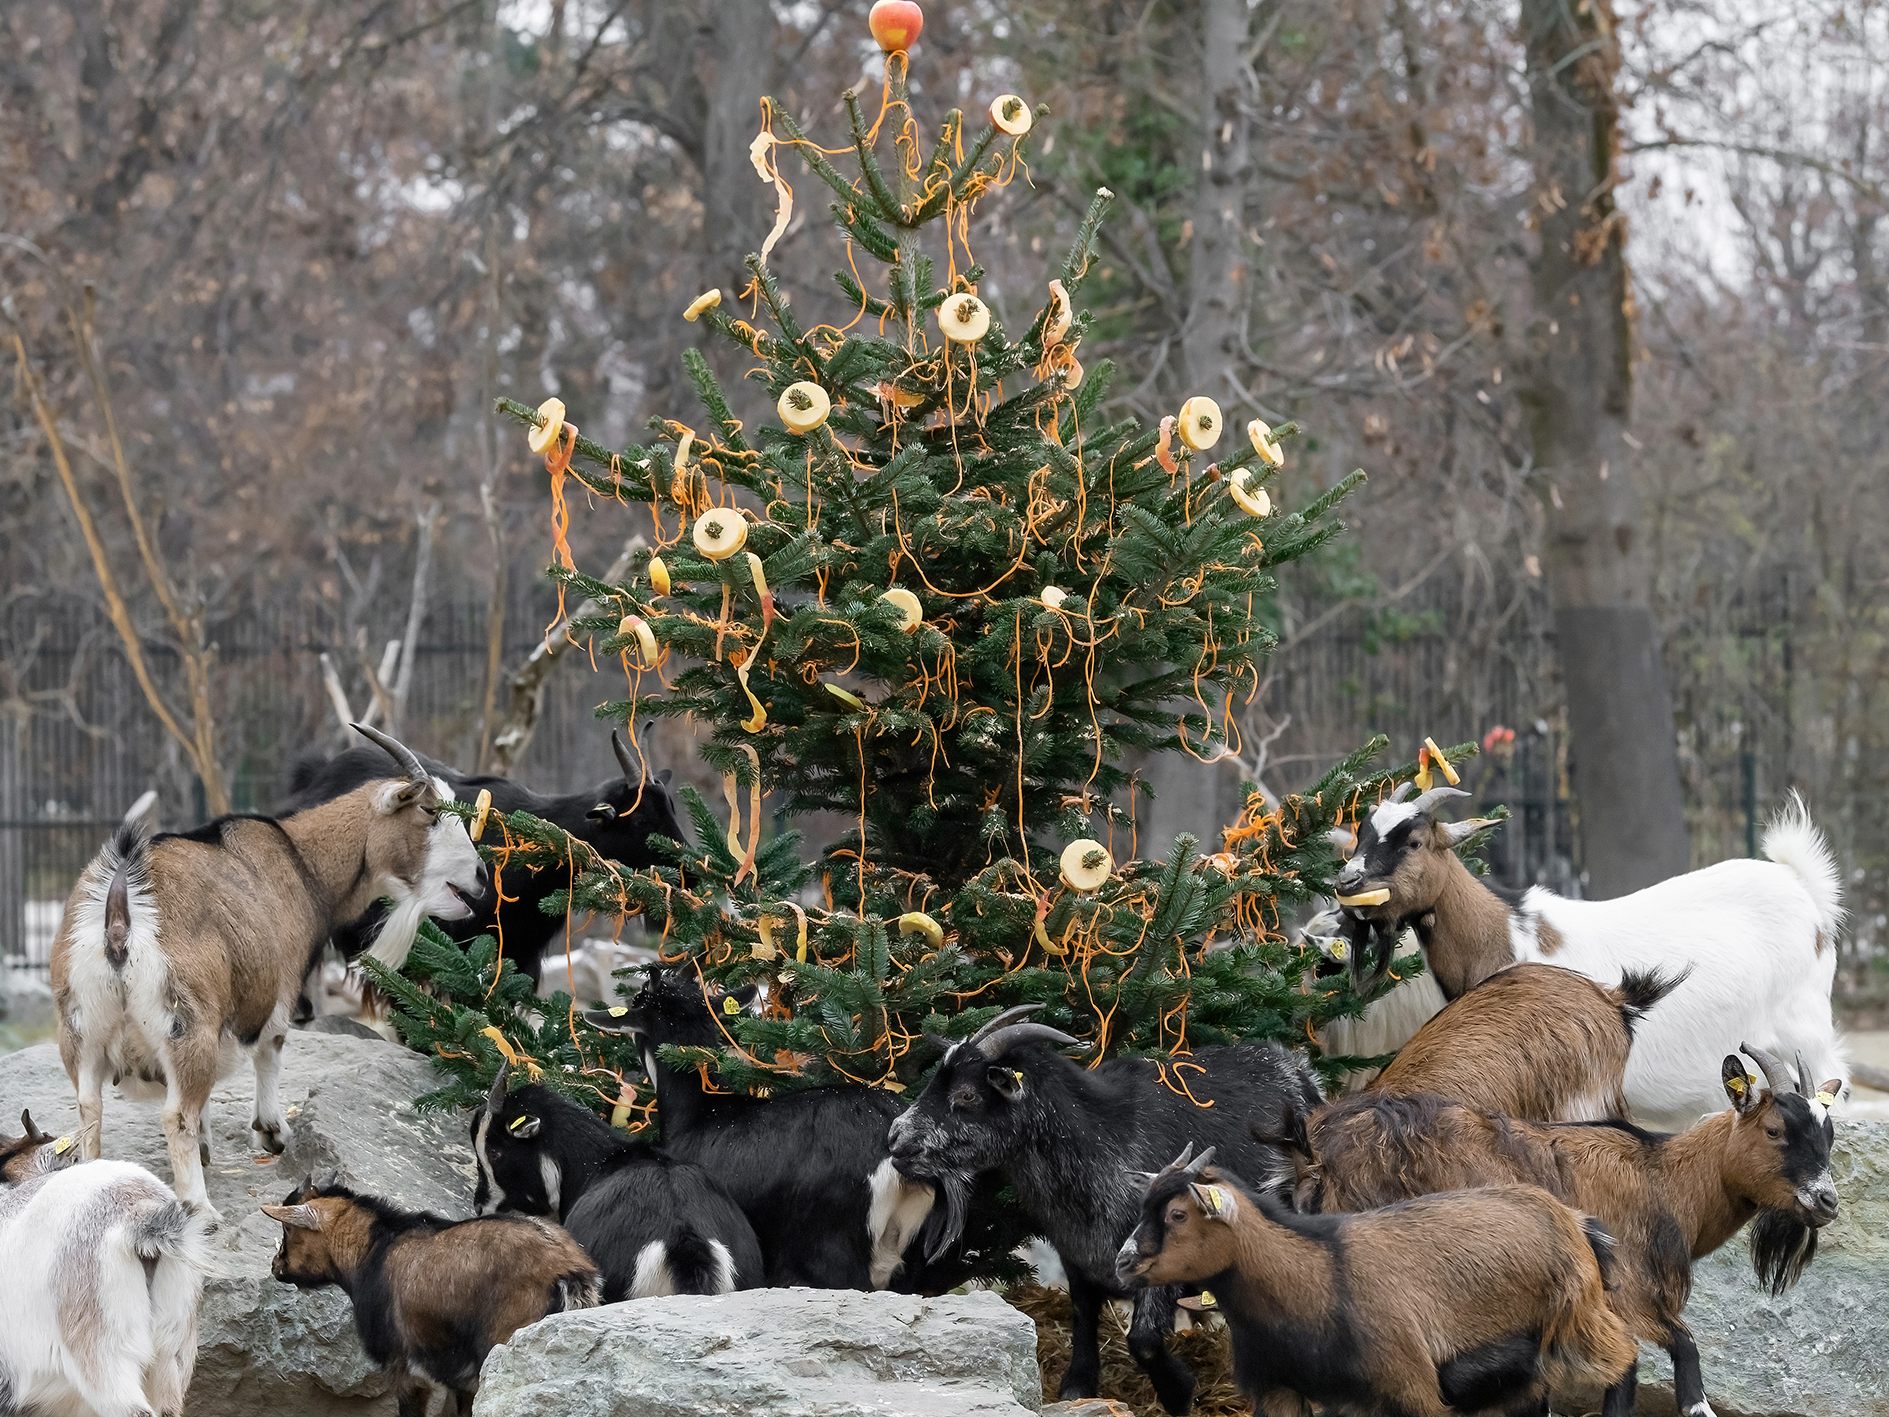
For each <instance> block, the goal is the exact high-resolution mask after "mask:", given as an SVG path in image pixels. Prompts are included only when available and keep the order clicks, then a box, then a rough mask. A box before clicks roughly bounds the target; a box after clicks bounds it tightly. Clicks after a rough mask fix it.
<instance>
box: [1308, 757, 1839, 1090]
mask: <svg viewBox="0 0 1889 1417" xmlns="http://www.w3.org/2000/svg"><path fill="white" fill-rule="evenodd" d="M1412 791H1413V789H1412V788H1410V786H1409V785H1408V784H1406V785H1405V787H1404V788H1403V789H1400V791H1399V793H1398V795H1397V796H1395V797H1393V798H1391V799H1390V800H1388V801H1385V802H1382V803H1380V804H1379V805H1378V806H1377V807H1376V808H1374V809H1373V810H1372V811H1371V812H1370V813H1368V814H1367V815H1366V817H1365V818H1364V821H1363V823H1362V824H1361V826H1360V828H1359V831H1358V837H1357V845H1356V849H1355V850H1354V851H1353V853H1352V855H1351V858H1350V859H1349V860H1348V861H1347V862H1346V863H1345V866H1344V868H1343V870H1342V871H1341V872H1340V873H1339V875H1338V877H1337V880H1336V882H1335V886H1336V888H1337V891H1338V893H1339V895H1340V897H1341V898H1346V897H1349V898H1354V899H1355V898H1356V897H1357V896H1359V895H1362V894H1364V893H1366V892H1369V891H1374V890H1379V889H1382V890H1385V891H1387V892H1388V893H1389V896H1388V899H1387V900H1385V901H1383V902H1382V903H1380V904H1376V905H1353V906H1347V907H1346V910H1347V913H1348V914H1349V915H1350V916H1351V917H1352V918H1353V919H1354V920H1357V921H1359V922H1360V923H1361V924H1363V925H1368V926H1369V929H1368V930H1367V931H1364V932H1363V933H1361V935H1360V937H1359V939H1358V940H1357V941H1356V942H1355V947H1354V948H1353V949H1352V951H1351V961H1352V966H1353V969H1354V970H1355V971H1356V972H1357V973H1358V974H1359V975H1360V976H1364V975H1375V974H1376V973H1378V972H1381V970H1382V969H1383V968H1384V967H1385V966H1386V965H1387V964H1388V963H1389V958H1390V951H1391V949H1392V948H1393V946H1394V943H1395V941H1396V939H1397V936H1398V933H1399V932H1400V931H1401V930H1402V928H1403V927H1405V926H1414V927H1415V929H1416V932H1417V938H1418V941H1419V943H1420V944H1421V945H1422V946H1423V952H1424V956H1425V958H1426V960H1427V961H1428V963H1429V967H1430V972H1431V973H1432V974H1433V975H1434V976H1435V978H1436V981H1437V983H1438V984H1439V985H1441V986H1442V989H1443V993H1444V994H1445V995H1446V996H1447V997H1449V998H1452V999H1453V998H1455V997H1456V996H1457V995H1459V994H1461V993H1463V992H1464V991H1465V990H1467V989H1469V988H1471V987H1472V986H1474V985H1475V984H1477V983H1479V982H1480V981H1481V980H1483V979H1486V978H1488V977H1489V975H1491V974H1493V973H1495V972H1496V971H1497V970H1499V969H1502V968H1504V967H1505V966H1507V965H1510V964H1513V963H1515V962H1517V961H1524V960H1534V961H1539V962H1542V963H1545V964H1557V965H1560V966H1562V967H1563V968H1565V969H1572V970H1575V971H1576V972H1578V973H1581V974H1585V975H1587V976H1588V977H1589V978H1591V979H1594V980H1596V981H1598V982H1599V983H1600V984H1602V985H1605V986H1609V987H1611V986H1613V985H1616V984H1618V983H1619V982H1620V980H1621V976H1622V975H1623V974H1624V973H1625V972H1626V971H1627V970H1629V969H1635V970H1648V969H1657V970H1659V971H1661V972H1662V973H1663V974H1665V975H1666V976H1667V977H1670V978H1678V977H1679V976H1680V975H1681V974H1682V973H1684V972H1685V971H1687V970H1690V977H1689V978H1687V980H1686V984H1685V987H1684V988H1682V989H1678V990H1676V991H1675V992H1674V994H1673V996H1672V998H1671V999H1670V1000H1669V1001H1668V1002H1666V1003H1664V1004H1662V1005H1661V1006H1660V1007H1659V1008H1658V1009H1657V1010H1655V1011H1654V1012H1653V1013H1652V1014H1651V1015H1649V1016H1648V1018H1647V1020H1646V1022H1645V1023H1644V1024H1642V1025H1641V1026H1640V1028H1639V1030H1638V1032H1637V1033H1636V1035H1635V1038H1634V1044H1633V1053H1632V1056H1631V1058H1630V1059H1629V1060H1628V1064H1627V1079H1626V1089H1627V1101H1628V1103H1629V1104H1630V1105H1631V1107H1632V1109H1633V1112H1634V1114H1635V1115H1636V1116H1637V1117H1639V1118H1641V1119H1642V1120H1645V1121H1649V1122H1655V1123H1658V1124H1660V1125H1671V1126H1678V1127H1683V1126H1685V1125H1686V1124H1687V1123H1688V1122H1690V1121H1692V1120H1693V1119H1694V1118H1696V1117H1698V1116H1699V1115H1700V1114H1701V1113H1704V1112H1708V1111H1711V1110H1712V1109H1713V1107H1715V1106H1716V1105H1717V1099H1718V1098H1719V1096H1720V1090H1719V1061H1720V1060H1721V1059H1722V1058H1723V1057H1724V1055H1725V1054H1726V1053H1727V1052H1728V1051H1730V1050H1731V1049H1733V1048H1735V1047H1737V1046H1738V1044H1739V1043H1740V1041H1742V1040H1744V1039H1750V1040H1751V1041H1753V1042H1754V1043H1756V1044H1758V1046H1759V1047H1761V1048H1766V1049H1771V1050H1774V1051H1776V1052H1779V1053H1782V1054H1783V1055H1785V1056H1786V1057H1789V1056H1792V1055H1795V1054H1802V1055H1803V1056H1804V1058H1806V1059H1807V1060H1808V1065H1809V1068H1810V1070H1811V1071H1812V1072H1814V1073H1815V1074H1816V1076H1818V1077H1831V1078H1836V1079H1838V1080H1839V1081H1840V1082H1843V1083H1844V1086H1845V1087H1846V1088H1847V1079H1848V1077H1849V1068H1848V1066H1847V1065H1846V1064H1845V1062H1844V1059H1843V1053H1842V1050H1841V1048H1840V1047H1839V1046H1838V1042H1837V1037H1836V1030H1835V1027H1834V1025H1833V1023H1832V1021H1831V1016H1830V985H1831V981H1832V979H1833V978H1834V977H1835V973H1836V935H1837V931H1838V929H1839V928H1840V927H1841V925H1842V923H1843V918H1844V912H1843V907H1842V889H1841V882H1840V878H1839V875H1838V871H1837V865H1836V860H1835V858H1834V857H1833V856H1832V855H1831V853H1830V848H1829V845H1828V843H1827V842H1825V840H1824V838H1823V834H1822V833H1821V832H1819V831H1818V830H1817V828H1816V827H1815V826H1814V825H1813V824H1812V823H1811V821H1810V818H1809V815H1808V813H1806V811H1805V810H1804V805H1803V803H1802V801H1801V800H1799V799H1797V798H1796V797H1793V798H1792V799H1791V803H1790V805H1789V806H1788V807H1787V808H1786V809H1785V811H1784V812H1783V813H1782V814H1780V816H1779V817H1778V818H1777V819H1776V820H1775V821H1773V822H1772V823H1771V825H1770V827H1769V829H1768V830H1767V831H1766V832H1765V834H1764V844H1763V849H1764V854H1765V856H1766V858H1768V859H1766V860H1763V861H1721V862H1720V863H1719V864H1718V865H1716V866H1708V867H1706V868H1705V869H1704V870H1700V871H1692V872H1689V873H1687V874H1686V875H1683V876H1675V877H1673V878H1672V879H1671V880H1669V881H1662V882H1660V883H1659V884H1658V885H1655V886H1648V887H1647V888H1646V889H1645V890H1640V891H1635V892H1634V893H1633V894H1631V895H1626V896H1621V897H1620V898H1618V899H1617V900H1600V901H1588V900H1569V899H1567V898H1565V897H1563V896H1559V895H1556V894H1554V892H1552V891H1549V890H1546V889H1544V888H1542V887H1540V886H1533V887H1530V888H1529V889H1528V890H1527V891H1525V892H1524V893H1523V894H1522V895H1521V897H1520V898H1519V899H1517V900H1515V901H1513V902H1511V901H1508V900H1505V899H1504V898H1503V897H1501V896H1499V895H1497V894H1496V892H1495V891H1493V890H1491V889H1490V888H1489V886H1487V885H1486V884H1485V883H1484V882H1482V881H1481V880H1479V879H1477V878H1476V877H1475V876H1474V875H1473V874H1471V872H1470V870H1469V868H1468V867H1467V866H1465V865H1464V864H1463V863H1462V861H1461V860H1460V859H1459V858H1458V857H1457V855H1456V852H1455V847H1456V846H1457V845H1458V844H1459V843H1461V842H1463V841H1466V840H1467V839H1468V838H1469V837H1471V836H1473V835H1474V834H1475V833H1476V832H1478V831H1479V830H1481V829H1482V828H1484V827H1486V826H1487V825H1489V824H1488V823H1487V822H1486V821H1480V820H1475V821H1465V822H1440V821H1438V820H1437V819H1436V812H1437V809H1438V808H1439V807H1440V806H1441V805H1442V804H1443V803H1444V802H1446V801H1448V800H1450V799H1451V798H1458V797H1463V796H1466V795H1467V794H1466V793H1464V792H1462V791H1460V790H1459V789H1457V788H1453V787H1435V788H1431V789H1430V790H1429V791H1427V792H1424V793H1422V794H1420V795H1416V796H1414V797H1413V796H1411V795H1410V793H1411V792H1412ZM1366 944H1368V945H1369V948H1364V947H1363V946H1364V945H1366ZM1367 956H1368V957H1367Z"/></svg>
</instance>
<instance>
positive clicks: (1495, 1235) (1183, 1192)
mask: <svg viewBox="0 0 1889 1417" xmlns="http://www.w3.org/2000/svg"><path fill="white" fill-rule="evenodd" d="M1192 1151H1193V1148H1192V1147H1191V1146H1190V1147H1188V1149H1187V1150H1186V1151H1183V1152H1182V1153H1181V1155H1180V1156H1179V1157H1178V1158H1177V1159H1176V1160H1174V1161H1173V1162H1171V1163H1169V1165H1168V1167H1167V1168H1166V1169H1165V1170H1164V1171H1162V1172H1160V1173H1159V1174H1157V1175H1154V1176H1152V1177H1150V1178H1149V1183H1148V1186H1147V1193H1146V1196H1145V1198H1144V1199H1143V1201H1142V1203H1141V1209H1140V1219H1139V1223H1138V1224H1137V1225H1136V1226H1135V1229H1134V1233H1133V1234H1132V1235H1130V1236H1129V1238H1128V1239H1127V1241H1126V1242H1125V1243H1124V1244H1123V1245H1122V1247H1121V1252H1120V1255H1119V1256H1118V1258H1117V1273H1118V1275H1119V1278H1120V1282H1121V1283H1122V1284H1124V1285H1133V1284H1197V1285H1204V1286H1211V1288H1212V1291H1213V1295H1214V1298H1215V1301H1216V1302H1217V1304H1218V1306H1219V1309H1220V1312H1221V1315H1222V1317H1223V1318H1224V1319H1225V1320H1226V1325H1227V1332H1228V1334H1229V1335H1230V1337H1231V1339H1232V1343H1233V1368H1234V1376H1235V1378H1236V1380H1237V1381H1238V1382H1239V1385H1240V1388H1241V1390H1242V1391H1244V1392H1246V1393H1247V1394H1249V1395H1250V1396H1251V1397H1252V1398H1253V1400H1254V1410H1255V1412H1257V1413H1259V1414H1261V1417H1285V1415H1286V1414H1294V1417H1298V1414H1307V1413H1309V1412H1310V1408H1309V1407H1308V1406H1307V1401H1308V1399H1309V1400H1310V1401H1316V1402H1319V1403H1324V1404H1343V1405H1345V1406H1346V1407H1347V1409H1349V1408H1350V1407H1352V1406H1356V1407H1360V1408H1366V1409H1369V1410H1373V1411H1390V1412H1395V1413H1397V1414H1399V1417H1444V1414H1446V1413H1449V1412H1452V1411H1480V1410H1484V1409H1488V1408H1499V1409H1500V1410H1502V1411H1504V1412H1508V1413H1516V1414H1521V1413H1529V1414H1545V1413H1546V1412H1547V1411H1548V1407H1547V1401H1546V1396H1545V1392H1544V1384H1545V1385H1546V1386H1549V1387H1559V1386H1562V1385H1564V1384H1567V1383H1570V1382H1579V1381H1585V1382H1590V1383H1591V1382H1599V1383H1602V1384H1611V1383H1613V1382H1615V1381H1616V1380H1617V1379H1618V1378H1619V1377H1620V1375H1621V1374H1622V1373H1623V1372H1625V1371H1627V1369H1628V1368H1629V1367H1630V1366H1631V1365H1632V1363H1633V1360H1634V1347H1633V1341H1632V1339H1630V1338H1629V1337H1628V1336H1627V1333H1626V1330H1625V1329H1624V1328H1623V1327H1622V1326H1621V1323H1620V1320H1619V1318H1618V1317H1617V1316H1616V1315H1615V1314H1614V1312H1613V1310H1612V1309H1611V1308H1609V1307H1608V1305H1607V1295H1606V1275H1607V1268H1608V1257H1607V1250H1608V1244H1609V1241H1608V1236H1607V1233H1606V1231H1605V1230H1604V1229H1603V1228H1602V1227H1601V1226H1600V1224H1599V1223H1598V1222H1596V1221H1593V1220H1588V1219H1586V1218H1584V1217H1582V1216H1580V1215H1578V1214H1576V1213H1575V1212H1574V1211H1572V1210H1570V1209H1569V1208H1568V1207H1567V1206H1565V1205H1563V1204H1562V1203H1561V1202H1560V1201H1558V1200H1556V1199H1555V1198H1554V1197H1553V1196H1551V1195H1549V1194H1548V1193H1547V1192H1546V1191H1543V1190H1541V1189H1539V1188H1537V1187H1534V1186H1496V1187H1490V1188H1488V1189H1485V1190H1476V1191H1453V1192H1449V1193H1446V1194H1442V1195H1431V1196H1424V1197H1422V1198H1420V1199H1417V1200H1413V1201H1407V1202H1405V1203H1403V1204H1401V1205H1396V1206H1391V1207H1388V1208H1386V1209H1383V1210H1372V1211H1365V1212H1363V1213H1361V1214H1356V1215H1339V1216H1309V1215H1300V1214H1298V1213H1297V1212H1295V1211H1291V1210H1288V1209H1286V1208H1285V1207H1284V1206H1282V1205H1280V1204H1278V1203H1277V1202H1276V1201H1274V1200H1272V1199H1270V1198H1267V1197H1258V1196H1255V1195H1254V1194H1253V1193H1252V1192H1250V1191H1248V1190H1247V1189H1245V1188H1244V1187H1243V1186H1241V1185H1240V1184H1239V1183H1238V1182H1237V1181H1236V1180H1235V1179H1234V1178H1233V1177H1231V1176H1229V1175H1227V1174H1226V1173H1225V1172H1222V1171H1219V1170H1216V1169H1213V1168H1212V1167H1211V1166H1210V1164H1209V1163H1210V1161H1211V1159H1212V1157H1213V1148H1212V1147H1209V1148H1207V1150H1206V1151H1205V1152H1203V1153H1202V1154H1201V1155H1200V1156H1198V1157H1195V1156H1193V1155H1192Z"/></svg>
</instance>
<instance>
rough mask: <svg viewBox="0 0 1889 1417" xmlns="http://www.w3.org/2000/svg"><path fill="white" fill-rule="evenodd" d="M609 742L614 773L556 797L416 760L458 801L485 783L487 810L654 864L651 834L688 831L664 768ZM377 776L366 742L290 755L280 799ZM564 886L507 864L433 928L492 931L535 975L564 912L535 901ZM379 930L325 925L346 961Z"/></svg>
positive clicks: (618, 737) (462, 935)
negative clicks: (469, 904)
mask: <svg viewBox="0 0 1889 1417" xmlns="http://www.w3.org/2000/svg"><path fill="white" fill-rule="evenodd" d="M610 746H611V748H612V749H613V750H614V751H615V753H616V758H617V764H618V765H619V766H620V767H621V768H622V770H623V771H622V774H621V775H620V776H618V777H614V778H611V779H610V780H609V781H608V782H603V783H599V784H598V785H597V786H596V787H594V788H591V789H590V790H588V791H585V792H570V793H566V794H564V795H563V796H559V797H547V796H545V795H543V794H542V793H537V792H533V791H532V790H531V789H530V788H528V787H525V786H523V785H521V784H519V783H516V782H513V781H512V780H511V779H510V778H506V777H493V776H490V775H489V774H484V773H463V772H460V771H459V770H458V769H456V768H451V767H448V766H446V765H445V764H444V763H439V762H435V761H434V760H432V759H431V758H422V759H421V761H422V762H424V763H425V764H426V766H427V768H428V770H429V771H431V772H432V773H434V774H435V775H436V776H438V777H442V778H444V779H445V780H446V782H447V783H448V784H449V785H450V786H451V787H452V789H453V795H454V797H455V798H456V799H457V800H458V801H461V802H472V801H476V800H477V799H478V796H479V793H480V792H481V791H482V790H483V791H488V792H490V793H491V794H492V810H493V811H494V812H499V813H511V812H518V811H524V812H529V813H531V815H532V816H534V817H542V818H543V819H544V820H545V821H547V822H550V823H552V824H553V825H555V826H558V827H562V828H563V829H564V830H565V831H567V832H569V833H570V834H571V835H572V836H574V837H577V838H579V839H580V840H582V841H584V842H586V843H588V844H589V845H590V846H591V847H592V848H594V849H595V850H596V851H597V852H598V854H599V855H601V856H604V857H606V858H608V859H609V860H612V861H619V862H621V863H622V864H623V865H625V866H633V867H643V866H652V865H654V864H656V857H655V855H654V853H653V852H652V851H651V850H650V847H649V838H650V837H651V836H666V837H670V838H672V839H673V840H676V841H684V840H686V839H687V838H685V837H684V836H683V831H682V820H681V818H680V816H679V815H678V814H677V812H676V799H675V794H674V793H673V792H671V791H670V788H669V773H668V772H667V771H666V770H665V771H663V772H660V773H657V774H656V776H655V777H653V778H646V777H644V776H643V775H642V774H641V772H640V771H639V770H638V768H637V765H636V761H635V759H634V758H633V757H632V756H631V755H630V749H629V745H628V744H626V743H625V742H624V741H623V735H622V734H620V733H617V732H612V733H611V735H610ZM386 775H387V766H386V760H385V758H384V757H383V756H382V755H381V754H379V753H378V752H377V751H376V750H375V749H373V748H349V749H348V750H347V751H346V752H342V753H337V754H335V755H334V756H333V757H322V756H320V755H319V754H316V755H311V756H308V757H304V758H301V759H298V760H297V762H296V763H295V765H294V767H293V768H291V769H290V772H289V780H288V801H287V802H286V803H285V805H284V809H283V810H284V811H300V810H302V809H303V808H306V807H311V806H313V805H315V804H316V803H318V802H326V801H327V800H328V799H329V798H331V797H338V796H340V795H341V794H342V793H344V792H347V791H350V790H351V789H353V788H355V787H358V786H360V785H361V784H362V783H363V782H366V781H368V780H369V779H371V778H373V777H376V776H378V777H385V776H386ZM566 884H567V882H566V880H565V877H564V874H563V873H562V872H558V871H530V872H528V871H521V870H520V869H519V868H517V867H514V868H512V870H510V871H509V872H507V873H506V875H505V878H504V880H503V881H502V882H499V883H496V884H494V885H492V886H488V887H487V889H486V890H485V892H484V894H483V895H481V896H480V897H479V898H478V899H477V901H475V906H476V908H475V909H474V911H473V913H472V915H471V916H470V917H469V918H467V919H465V920H456V921H453V922H451V923H450V924H443V925H442V928H443V929H445V931H446V933H447V934H449V935H450V936H452V938H453V939H455V940H458V941H461V942H462V943H463V942H465V941H468V940H471V939H473V938H475V937H476V936H479V935H489V934H493V933H498V934H499V935H501V936H502V938H503V942H504V947H505V953H506V956H507V957H508V958H509V959H510V960H511V961H512V963H514V964H515V965H517V966H518V968H519V970H520V972H522V973H524V974H526V975H528V976H529V977H530V978H531V979H533V980H536V979H537V978H538V974H539V971H540V970H541V969H542V967H543V960H544V952H545V947H546V946H547V945H549V944H550V942H551V940H552V937H553V936H555V935H556V934H557V933H558V931H559V930H561V929H563V927H564V920H563V917H561V916H558V915H547V914H545V913H544V911H543V909H542V908H541V907H542V905H543V903H544V901H545V900H546V899H547V898H549V897H550V896H552V895H554V894H555V893H556V892H558V891H561V890H563V889H564V888H565V886H566ZM498 885H503V887H504V890H505V897H504V899H503V900H502V901H501V900H500V899H499V896H498V890H497V886H498ZM379 928H380V915H379V911H378V910H376V911H373V912H370V913H369V914H368V915H366V916H364V917H362V918H361V919H360V920H358V921H350V922H347V923H345V924H338V925H337V927H336V929H335V931H334V942H335V945H336V947H337V948H339V949H340V951H341V953H342V954H343V956H345V957H346V958H349V959H353V958H354V957H355V956H356V955H358V954H360V953H361V952H362V951H363V950H364V949H365V948H366V947H367V945H368V944H369V943H371V942H372V940H373V939H374V936H375V934H376V933H377V932H378V930H379ZM311 963H312V962H311Z"/></svg>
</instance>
